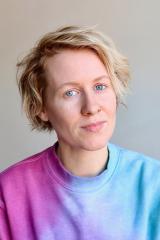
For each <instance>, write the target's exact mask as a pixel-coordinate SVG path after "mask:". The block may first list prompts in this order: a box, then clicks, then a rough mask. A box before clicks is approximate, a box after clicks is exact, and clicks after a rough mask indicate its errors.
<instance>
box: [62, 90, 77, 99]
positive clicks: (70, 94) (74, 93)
mask: <svg viewBox="0 0 160 240" xmlns="http://www.w3.org/2000/svg"><path fill="white" fill-rule="evenodd" d="M76 94H77V91H75V90H69V91H67V92H66V93H65V95H66V96H67V97H73V96H75V95H76Z"/></svg>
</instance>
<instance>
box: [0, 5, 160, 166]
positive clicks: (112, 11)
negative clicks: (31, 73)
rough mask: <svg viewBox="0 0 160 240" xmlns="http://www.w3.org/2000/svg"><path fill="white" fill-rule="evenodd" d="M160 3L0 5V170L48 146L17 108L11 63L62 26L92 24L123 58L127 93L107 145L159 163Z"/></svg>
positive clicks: (50, 140) (51, 139)
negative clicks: (129, 91) (129, 76)
mask: <svg viewBox="0 0 160 240" xmlns="http://www.w3.org/2000/svg"><path fill="white" fill-rule="evenodd" d="M159 9H160V2H159V1H158V0H157V1H156V0H152V1H151V0H121V1H117V0H103V1H102V0H94V1H93V0H84V1H83V0H82V1H76V0H68V1H67V0H66V1H65V0H63V1H62V0H27V1H26V0H25V1H24V0H12V1H9V0H5V1H2V0H1V1H0V42H1V44H0V66H1V71H0V170H2V169H4V168H6V167H7V166H9V165H11V164H13V163H14V162H17V161H19V160H21V159H23V158H24V157H26V156H28V155H31V154H33V153H36V152H38V151H40V150H42V149H44V148H45V147H47V146H49V145H51V144H53V142H54V138H55V137H54V136H53V135H48V134H42V133H37V132H31V131H30V128H29V125H28V122H27V120H26V118H25V116H24V115H23V114H22V111H21V109H20V97H19V94H18V90H17V86H16V80H15V75H16V67H15V65H16V62H17V59H18V58H19V57H21V56H23V55H24V54H25V53H26V52H27V51H28V49H30V48H31V47H32V46H33V44H34V43H35V41H36V40H37V39H38V38H39V37H40V36H42V35H43V34H44V33H46V32H48V31H52V30H54V29H55V28H56V27H58V26H60V25H65V24H80V25H95V24H97V25H98V27H97V28H98V29H99V30H102V31H104V32H105V33H106V34H108V35H109V36H111V37H112V38H113V40H114V41H115V42H116V44H117V46H118V48H119V49H120V50H121V51H122V52H123V53H124V54H125V55H127V56H128V58H129V60H130V65H131V68H132V85H131V87H132V94H131V95H130V96H129V97H128V98H127V102H128V110H125V109H123V108H120V109H119V114H118V121H117V128H116V131H115V134H114V136H113V139H112V142H114V143H117V144H119V145H121V146H124V147H127V148H130V149H133V150H137V151H140V152H143V153H145V154H147V155H150V156H153V157H155V158H159V159H160V144H159V135H160V127H159V124H160V107H159V103H160V76H159V64H160V14H159Z"/></svg>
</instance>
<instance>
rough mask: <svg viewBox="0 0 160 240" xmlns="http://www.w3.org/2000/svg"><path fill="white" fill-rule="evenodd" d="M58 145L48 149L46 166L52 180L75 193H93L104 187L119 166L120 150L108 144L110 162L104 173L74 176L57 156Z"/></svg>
mask: <svg viewBox="0 0 160 240" xmlns="http://www.w3.org/2000/svg"><path fill="white" fill-rule="evenodd" d="M57 144H58V142H56V143H55V144H54V146H52V147H50V148H49V149H48V154H47V159H46V160H45V165H46V164H47V168H48V171H49V175H50V176H51V178H52V179H54V180H56V181H57V182H58V183H60V184H61V185H62V186H63V187H65V188H67V189H68V190H71V191H74V192H92V191H97V190H98V189H100V188H101V187H103V186H104V185H105V184H107V182H108V181H109V180H110V179H111V177H112V175H113V173H114V171H115V169H116V166H117V164H118V161H119V153H120V149H119V148H118V147H116V146H115V145H113V144H110V143H109V144H108V150H109V161H108V165H107V168H106V169H105V170H104V171H103V172H102V173H100V174H99V175H97V176H94V177H79V176H75V175H73V174H72V173H71V172H69V171H68V170H67V169H66V168H65V167H64V166H63V165H62V163H61V161H60V159H59V157H58V156H57V154H56V146H57ZM106 147H107V146H106Z"/></svg>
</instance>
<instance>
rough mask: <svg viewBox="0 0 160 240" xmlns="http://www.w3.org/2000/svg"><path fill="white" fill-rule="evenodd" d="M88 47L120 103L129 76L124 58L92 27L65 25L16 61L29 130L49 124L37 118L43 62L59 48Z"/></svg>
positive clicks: (41, 102) (40, 107)
mask: <svg viewBox="0 0 160 240" xmlns="http://www.w3.org/2000/svg"><path fill="white" fill-rule="evenodd" d="M67 48H68V49H84V48H87V49H91V50H93V51H94V52H95V53H96V54H97V55H98V57H99V58H100V60H101V61H102V62H103V64H104V65H105V67H106V69H107V71H108V73H109V76H110V79H111V82H112V85H113V88H114V91H115V94H116V97H117V103H123V99H124V96H125V94H126V93H127V90H128V82H129V78H130V74H129V68H128V61H127V59H126V58H125V57H124V56H123V55H121V54H120V53H119V52H118V51H117V49H116V47H115V45H114V43H113V42H112V40H111V39H109V38H108V37H106V36H104V35H103V34H102V33H100V32H98V31H96V30H95V29H94V28H88V27H78V26H67V27H63V28H59V29H57V30H56V31H54V32H50V33H48V34H46V35H44V36H43V37H42V38H41V39H40V40H39V42H38V43H37V44H36V46H35V47H34V48H33V49H31V51H30V53H29V54H28V55H27V56H26V57H24V58H23V59H22V61H20V62H19V63H18V64H17V67H18V71H17V73H18V74H17V81H18V87H19V91H20V94H21V97H22V104H23V107H24V110H25V112H26V115H27V117H28V119H29V121H30V123H31V126H32V129H37V130H48V131H51V130H52V129H53V128H52V126H51V123H50V122H49V121H48V122H44V121H42V120H41V119H40V117H39V114H40V113H41V112H42V110H43V108H44V102H45V99H44V93H45V89H46V85H47V82H46V77H45V63H46V60H47V58H49V57H51V56H54V55H55V54H57V53H58V52H60V51H62V50H63V49H67Z"/></svg>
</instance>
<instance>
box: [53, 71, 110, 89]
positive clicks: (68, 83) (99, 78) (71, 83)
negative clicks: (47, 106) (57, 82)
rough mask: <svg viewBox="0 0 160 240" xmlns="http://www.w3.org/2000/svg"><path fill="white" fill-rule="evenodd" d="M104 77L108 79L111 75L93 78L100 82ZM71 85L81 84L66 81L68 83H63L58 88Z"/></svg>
mask: <svg viewBox="0 0 160 240" xmlns="http://www.w3.org/2000/svg"><path fill="white" fill-rule="evenodd" d="M104 78H105V79H107V80H109V76H107V75H102V76H100V77H97V78H95V79H94V80H93V82H99V81H101V80H102V79H104ZM70 85H72V86H80V84H79V83H76V82H66V83H63V84H62V85H61V86H59V87H58V88H57V90H59V89H61V88H63V87H65V86H70Z"/></svg>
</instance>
